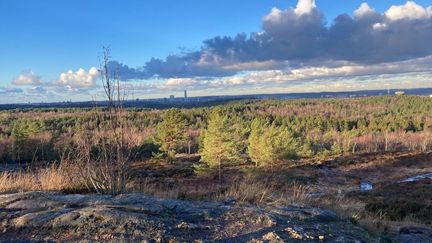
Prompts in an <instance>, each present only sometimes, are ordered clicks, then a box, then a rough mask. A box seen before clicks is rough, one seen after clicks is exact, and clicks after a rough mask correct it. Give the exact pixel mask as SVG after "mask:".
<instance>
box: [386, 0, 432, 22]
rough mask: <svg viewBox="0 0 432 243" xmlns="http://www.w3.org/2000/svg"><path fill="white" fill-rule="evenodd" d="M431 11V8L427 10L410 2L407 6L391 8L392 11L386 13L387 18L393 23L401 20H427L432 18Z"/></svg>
mask: <svg viewBox="0 0 432 243" xmlns="http://www.w3.org/2000/svg"><path fill="white" fill-rule="evenodd" d="M431 10H432V8H431V7H429V8H427V9H425V8H423V7H422V6H420V5H418V4H416V3H415V2H413V1H408V2H406V4H405V5H400V6H392V7H390V9H389V10H387V11H386V12H385V16H386V17H387V18H389V19H390V20H393V21H396V20H401V19H409V20H415V19H426V18H430V17H431V14H432V11H431Z"/></svg>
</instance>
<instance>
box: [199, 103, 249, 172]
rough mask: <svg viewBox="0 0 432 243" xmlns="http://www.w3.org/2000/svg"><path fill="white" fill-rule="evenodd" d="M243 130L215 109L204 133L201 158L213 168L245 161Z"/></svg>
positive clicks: (219, 110)
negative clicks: (243, 155) (243, 154)
mask: <svg viewBox="0 0 432 243" xmlns="http://www.w3.org/2000/svg"><path fill="white" fill-rule="evenodd" d="M242 132H243V129H242V128H241V127H240V125H239V124H236V123H234V119H232V118H229V117H228V116H227V115H226V114H224V113H223V111H222V110H221V109H214V110H213V111H212V112H211V114H210V118H209V124H208V126H207V128H206V129H205V130H204V131H203V136H204V138H203V139H202V149H201V158H202V160H203V161H204V162H205V163H207V164H208V165H209V166H210V167H212V168H216V167H217V168H219V178H220V177H221V175H220V171H221V167H223V166H228V165H232V164H236V163H239V162H240V161H242V160H243V158H242V156H241V155H242V152H243V149H244V142H243V138H242V136H243V134H242Z"/></svg>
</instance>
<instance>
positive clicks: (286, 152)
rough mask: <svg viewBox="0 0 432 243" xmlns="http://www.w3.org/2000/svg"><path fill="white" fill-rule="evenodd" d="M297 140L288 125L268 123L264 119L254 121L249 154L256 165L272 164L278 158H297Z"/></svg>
mask: <svg viewBox="0 0 432 243" xmlns="http://www.w3.org/2000/svg"><path fill="white" fill-rule="evenodd" d="M297 146H298V143H297V140H296V138H295V137H294V136H293V134H292V133H291V132H290V131H289V130H288V129H287V128H286V127H283V126H282V127H278V126H276V125H274V124H268V122H266V121H265V120H263V119H260V118H257V119H254V120H253V121H252V124H251V132H250V135H249V145H248V154H249V156H250V158H251V160H252V161H253V162H254V163H255V165H256V166H265V165H271V164H273V163H275V162H276V161H278V160H281V159H287V158H295V157H296V150H297Z"/></svg>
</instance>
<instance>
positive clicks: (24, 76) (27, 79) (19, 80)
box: [12, 70, 42, 86]
mask: <svg viewBox="0 0 432 243" xmlns="http://www.w3.org/2000/svg"><path fill="white" fill-rule="evenodd" d="M41 83H42V81H41V77H40V76H39V75H37V74H36V73H34V72H33V71H32V70H28V71H23V72H21V74H20V75H19V76H18V77H16V78H15V79H14V80H12V84H14V85H32V86H33V85H40V84H41Z"/></svg>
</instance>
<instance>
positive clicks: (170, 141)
mask: <svg viewBox="0 0 432 243" xmlns="http://www.w3.org/2000/svg"><path fill="white" fill-rule="evenodd" d="M186 126H187V122H186V119H185V117H184V116H183V114H182V112H181V111H180V110H179V109H169V110H167V111H166V112H165V116H164V119H163V121H162V122H161V123H160V124H159V125H158V126H157V136H156V141H157V143H158V144H159V145H160V149H161V150H162V151H163V152H165V153H167V154H168V157H169V159H174V157H175V154H176V153H177V152H178V150H179V149H180V148H181V147H182V145H183V144H184V143H185V142H186V140H187V135H186Z"/></svg>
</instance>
